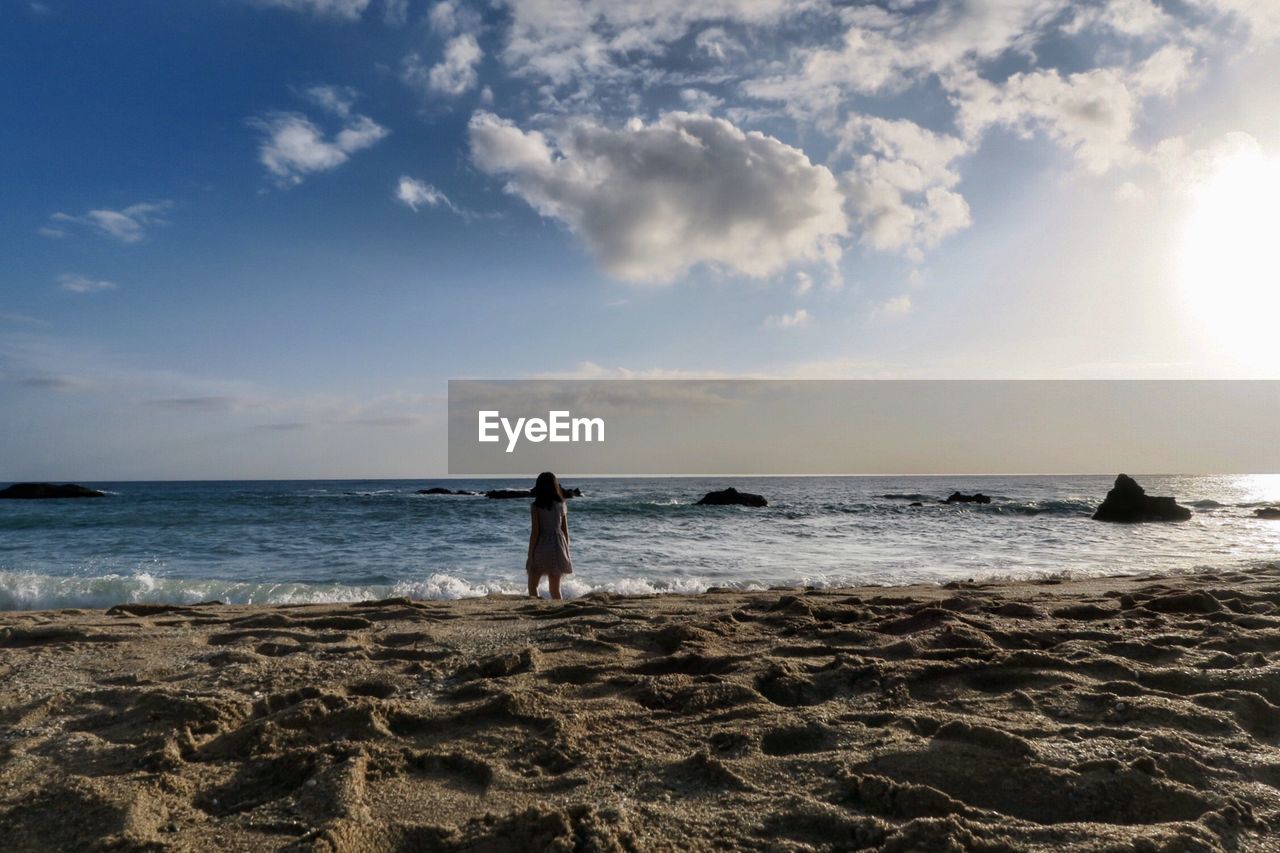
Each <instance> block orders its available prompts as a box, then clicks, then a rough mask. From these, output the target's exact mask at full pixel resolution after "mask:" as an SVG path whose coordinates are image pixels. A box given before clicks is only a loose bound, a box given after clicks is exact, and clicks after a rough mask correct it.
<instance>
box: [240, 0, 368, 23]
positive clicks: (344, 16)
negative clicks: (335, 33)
mask: <svg viewBox="0 0 1280 853" xmlns="http://www.w3.org/2000/svg"><path fill="white" fill-rule="evenodd" d="M250 2H252V3H253V4H254V5H256V6H267V7H275V8H278V9H289V10H291V11H294V12H303V13H306V14H311V15H315V16H317V17H320V18H331V19H336V20H346V21H356V20H359V19H360V16H361V15H363V14H364V10H365V9H367V8H369V3H370V0H250Z"/></svg>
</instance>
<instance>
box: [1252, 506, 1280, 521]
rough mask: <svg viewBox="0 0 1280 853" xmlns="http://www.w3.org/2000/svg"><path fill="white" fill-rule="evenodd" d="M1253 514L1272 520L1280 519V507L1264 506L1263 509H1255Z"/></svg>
mask: <svg viewBox="0 0 1280 853" xmlns="http://www.w3.org/2000/svg"><path fill="white" fill-rule="evenodd" d="M1253 514H1254V515H1255V516H1257V517H1258V518H1266V519H1269V520H1271V521H1280V507H1274V506H1264V507H1262V508H1261V509H1255V510H1254V511H1253Z"/></svg>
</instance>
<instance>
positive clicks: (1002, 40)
mask: <svg viewBox="0 0 1280 853" xmlns="http://www.w3.org/2000/svg"><path fill="white" fill-rule="evenodd" d="M1067 6H1068V0H1012V1H1011V0H1005V2H974V1H973V0H941V2H939V3H938V4H937V6H936V8H934V9H932V10H927V11H926V10H921V9H914V8H912V4H901V3H900V4H891V5H890V6H889V8H888V9H886V8H881V7H879V6H873V5H858V6H851V7H849V8H847V9H846V10H844V13H843V15H842V19H843V22H844V24H845V27H846V28H845V30H844V34H843V37H842V38H841V43H840V45H839V46H837V47H826V46H822V47H815V46H812V45H801V46H799V47H797V48H796V49H795V50H794V51H793V52H792V56H791V58H790V61H789V63H788V65H789V66H790V67H788V68H786V69H785V70H784V71H782V72H780V73H774V74H769V75H766V76H763V77H759V78H755V79H752V80H749V81H747V83H746V84H745V85H744V88H745V91H746V92H747V93H748V94H749V95H751V96H753V97H757V98H762V99H766V100H775V101H781V102H784V103H786V104H787V106H788V108H789V109H790V110H791V111H792V112H799V113H804V114H810V115H813V114H817V113H821V112H824V111H829V110H833V109H836V108H838V107H839V106H841V105H842V104H844V103H845V102H846V100H847V94H848V93H850V92H855V93H862V94H872V93H877V92H886V91H890V92H891V91H896V90H901V89H902V88H905V87H906V86H907V85H909V84H910V83H912V82H915V81H916V80H918V79H920V78H922V77H925V76H927V75H931V74H944V73H946V72H949V71H953V70H955V69H957V68H962V67H971V66H972V65H974V64H976V63H978V62H981V61H984V60H988V59H993V58H995V57H998V56H1000V55H1001V54H1003V53H1005V52H1007V51H1010V50H1020V51H1027V50H1029V49H1030V47H1031V46H1032V45H1033V44H1034V42H1035V41H1036V39H1037V38H1038V36H1039V34H1040V32H1042V30H1043V29H1044V27H1045V25H1046V24H1047V23H1048V22H1049V21H1052V20H1053V19H1055V18H1056V17H1057V16H1059V15H1060V14H1061V12H1062V11H1063V9H1065V8H1067ZM895 8H896V9H901V10H902V11H900V12H898V11H890V10H891V9H895Z"/></svg>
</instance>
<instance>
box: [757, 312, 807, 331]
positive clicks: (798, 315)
mask: <svg viewBox="0 0 1280 853" xmlns="http://www.w3.org/2000/svg"><path fill="white" fill-rule="evenodd" d="M812 322H813V315H812V314H810V313H809V311H808V309H805V308H797V309H796V310H794V311H792V312H791V313H790V314H778V315H771V316H769V317H766V318H765V321H764V324H765V325H766V326H771V327H776V328H779V329H799V328H802V327H804V326H808V325H809V324H810V323H812Z"/></svg>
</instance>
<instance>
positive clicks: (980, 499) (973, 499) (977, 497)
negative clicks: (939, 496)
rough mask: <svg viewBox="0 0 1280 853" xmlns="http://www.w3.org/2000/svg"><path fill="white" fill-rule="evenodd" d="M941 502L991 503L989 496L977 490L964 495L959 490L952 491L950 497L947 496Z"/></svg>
mask: <svg viewBox="0 0 1280 853" xmlns="http://www.w3.org/2000/svg"><path fill="white" fill-rule="evenodd" d="M943 503H944V504H989V503H991V498H989V497H987V496H986V495H984V494H983V493H982V492H977V493H975V494H972V495H965V494H961V493H960V492H952V493H951V497H949V498H947V499H946V500H945V501H943Z"/></svg>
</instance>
